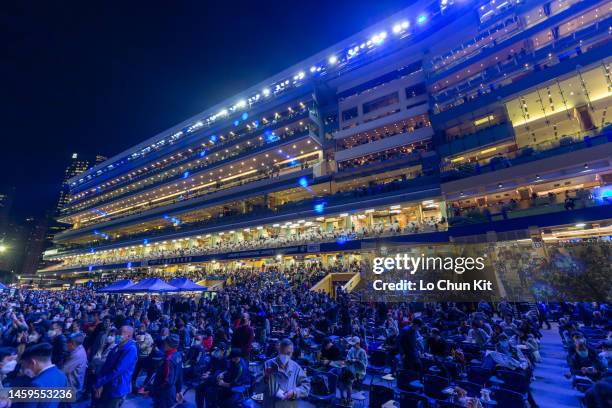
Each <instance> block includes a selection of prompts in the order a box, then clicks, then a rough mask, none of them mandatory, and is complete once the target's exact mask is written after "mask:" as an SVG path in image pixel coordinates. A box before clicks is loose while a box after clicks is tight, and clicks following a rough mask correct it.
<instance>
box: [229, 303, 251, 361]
mask: <svg viewBox="0 0 612 408" xmlns="http://www.w3.org/2000/svg"><path fill="white" fill-rule="evenodd" d="M254 338H255V331H253V328H252V327H251V319H250V317H249V314H248V313H244V314H243V315H242V317H241V318H240V326H239V327H238V328H236V330H235V331H234V334H233V335H232V349H234V348H238V349H240V351H241V352H242V358H246V359H247V360H248V359H249V358H250V357H251V348H252V347H253V339H254Z"/></svg>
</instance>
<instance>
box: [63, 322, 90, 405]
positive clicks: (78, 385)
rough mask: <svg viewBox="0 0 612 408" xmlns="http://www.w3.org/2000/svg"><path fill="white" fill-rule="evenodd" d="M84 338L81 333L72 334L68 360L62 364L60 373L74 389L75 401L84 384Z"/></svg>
mask: <svg viewBox="0 0 612 408" xmlns="http://www.w3.org/2000/svg"><path fill="white" fill-rule="evenodd" d="M83 341H85V336H84V335H83V334H82V333H74V334H72V335H71V336H70V339H69V340H68V352H69V353H70V354H69V355H68V358H67V359H66V361H65V362H64V367H63V368H62V371H63V372H64V374H66V376H67V377H68V382H69V383H70V386H71V387H73V388H74V390H75V392H76V396H77V400H78V399H80V397H81V395H82V393H83V386H84V384H85V373H87V353H86V352H85V348H84V347H83Z"/></svg>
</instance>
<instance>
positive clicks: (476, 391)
mask: <svg viewBox="0 0 612 408" xmlns="http://www.w3.org/2000/svg"><path fill="white" fill-rule="evenodd" d="M457 386H458V387H460V388H463V389H464V390H466V391H467V394H468V397H480V390H482V385H480V384H476V383H473V382H469V381H458V382H457Z"/></svg>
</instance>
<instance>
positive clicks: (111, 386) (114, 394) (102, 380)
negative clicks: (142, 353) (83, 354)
mask: <svg viewBox="0 0 612 408" xmlns="http://www.w3.org/2000/svg"><path fill="white" fill-rule="evenodd" d="M133 335H134V328H133V327H132V326H122V327H121V329H120V331H119V334H118V335H117V336H116V337H115V343H117V347H115V348H114V349H113V350H112V351H111V352H110V354H109V355H108V357H107V358H106V361H105V362H104V366H102V370H101V372H100V375H99V376H98V378H97V379H96V383H95V385H94V388H95V398H96V399H98V400H99V401H98V403H97V405H96V406H97V407H101V408H119V407H120V406H121V405H122V404H123V401H124V400H125V397H126V395H128V394H129V393H130V386H131V380H132V374H133V373H134V366H135V365H136V361H137V360H138V350H137V347H136V342H135V341H134V340H132V336H133Z"/></svg>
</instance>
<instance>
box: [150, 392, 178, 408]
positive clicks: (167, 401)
mask: <svg viewBox="0 0 612 408" xmlns="http://www.w3.org/2000/svg"><path fill="white" fill-rule="evenodd" d="M175 404H176V388H175V387H169V388H167V389H163V390H159V391H156V392H155V393H154V394H153V408H171V407H172V406H174V405H175Z"/></svg>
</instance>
